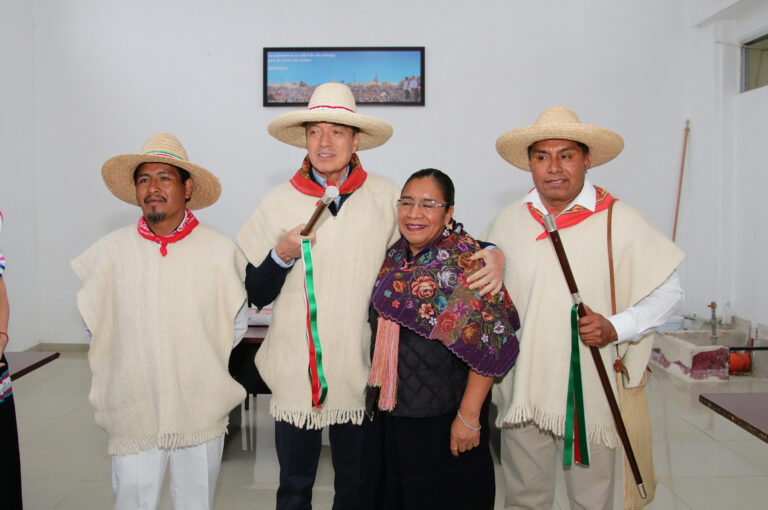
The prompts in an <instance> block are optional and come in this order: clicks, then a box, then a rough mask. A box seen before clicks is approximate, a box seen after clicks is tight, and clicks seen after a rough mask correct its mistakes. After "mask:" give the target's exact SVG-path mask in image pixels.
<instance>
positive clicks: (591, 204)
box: [521, 178, 597, 214]
mask: <svg viewBox="0 0 768 510" xmlns="http://www.w3.org/2000/svg"><path fill="white" fill-rule="evenodd" d="M529 203H530V204H532V205H533V206H534V207H535V208H536V209H538V210H539V211H541V212H542V213H546V212H547V208H546V207H544V204H543V203H542V202H541V196H540V195H539V192H538V190H537V189H536V188H533V189H532V190H531V191H530V192H529V193H528V194H527V195H525V197H524V198H523V201H522V204H521V205H526V206H527V204H529ZM577 205H580V206H582V207H583V208H585V209H589V210H590V211H592V212H595V207H596V206H597V191H596V190H595V187H594V186H593V185H592V183H591V182H589V179H587V178H585V179H584V186H583V187H582V188H581V191H580V192H579V194H578V195H576V198H574V199H573V202H571V203H570V204H568V207H566V208H565V209H563V210H562V211H561V212H560V214H562V213H564V212H565V211H568V210H569V209H572V208H573V207H575V206H577Z"/></svg>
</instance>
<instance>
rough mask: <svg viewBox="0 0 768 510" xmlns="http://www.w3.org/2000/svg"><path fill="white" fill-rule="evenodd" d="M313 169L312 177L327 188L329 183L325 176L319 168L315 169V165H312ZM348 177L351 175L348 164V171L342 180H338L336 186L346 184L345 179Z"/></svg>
mask: <svg viewBox="0 0 768 510" xmlns="http://www.w3.org/2000/svg"><path fill="white" fill-rule="evenodd" d="M310 168H311V170H312V178H313V179H314V180H315V182H316V183H318V184H319V185H320V186H322V187H323V188H327V187H328V184H327V183H326V181H325V177H323V176H322V175H320V174H319V173H317V170H315V167H310ZM347 177H349V165H347V173H345V174H344V177H343V178H342V179H341V182H337V183H336V186H339V187H340V186H341V185H342V184H344V181H346V180H347Z"/></svg>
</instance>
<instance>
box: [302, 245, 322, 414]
mask: <svg viewBox="0 0 768 510" xmlns="http://www.w3.org/2000/svg"><path fill="white" fill-rule="evenodd" d="M301 260H302V261H303V262H304V299H305V304H306V306H307V343H308V344H309V382H310V383H311V384H312V406H313V407H315V408H317V409H320V408H322V407H323V402H325V397H326V395H327V394H328V383H327V382H326V381H325V373H324V372H323V349H322V347H321V346H320V335H319V334H318V332H317V302H316V301H315V280H314V276H313V269H314V268H313V266H312V247H311V245H310V241H309V239H302V240H301Z"/></svg>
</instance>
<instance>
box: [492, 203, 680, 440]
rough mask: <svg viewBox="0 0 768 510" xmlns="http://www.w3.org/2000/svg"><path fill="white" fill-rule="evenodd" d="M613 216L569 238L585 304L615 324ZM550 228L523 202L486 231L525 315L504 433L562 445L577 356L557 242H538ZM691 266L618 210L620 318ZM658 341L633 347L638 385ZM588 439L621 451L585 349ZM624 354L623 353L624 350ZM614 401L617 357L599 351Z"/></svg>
mask: <svg viewBox="0 0 768 510" xmlns="http://www.w3.org/2000/svg"><path fill="white" fill-rule="evenodd" d="M607 217H608V211H607V210H603V211H601V212H598V213H595V214H593V215H592V216H590V217H589V218H587V219H586V220H584V221H582V222H581V223H579V224H577V225H574V226H572V227H568V228H564V229H561V230H560V237H561V239H562V242H563V246H564V248H565V251H566V253H567V255H568V260H569V262H570V265H571V268H572V270H573V274H574V278H575V279H576V283H577V285H578V287H579V293H580V294H581V297H582V299H583V300H584V303H585V304H586V305H587V306H589V307H590V308H591V309H592V310H593V311H595V312H596V313H600V314H603V315H605V316H610V315H611V294H610V279H609V269H608V248H607ZM543 229H544V227H542V226H541V224H539V223H538V222H536V220H534V219H533V218H532V217H531V214H530V212H529V211H528V208H527V207H526V206H525V205H521V203H520V202H516V203H514V204H511V205H509V206H507V207H506V208H505V209H503V210H502V211H501V212H500V213H499V215H498V216H497V217H496V218H495V219H494V220H493V221H492V222H491V224H490V225H489V226H488V228H487V229H486V231H487V240H488V241H489V242H492V243H494V244H496V245H497V246H498V247H499V248H501V249H502V250H503V251H504V254H505V255H506V257H507V266H506V269H505V277H504V283H505V284H506V287H507V290H508V291H509V294H510V296H511V297H512V300H513V301H514V303H515V305H516V306H517V310H518V313H519V314H520V322H521V324H522V327H521V329H520V332H519V335H518V338H519V340H520V355H519V357H518V358H517V363H516V365H515V367H514V368H513V369H512V370H511V371H510V372H509V373H508V374H507V375H506V377H505V378H504V379H503V380H502V382H501V383H500V384H498V385H497V387H495V388H494V390H495V393H497V395H495V397H494V400H497V401H500V403H501V406H500V409H499V420H498V425H499V426H512V425H519V424H524V423H527V422H533V423H535V424H536V425H537V426H538V427H539V428H540V429H542V430H546V431H549V432H552V433H553V434H554V435H556V436H558V437H562V436H563V435H564V431H565V414H566V413H565V411H566V400H567V398H566V397H567V391H568V373H569V366H570V354H571V347H570V345H571V329H570V328H571V325H570V309H571V306H572V305H573V303H572V300H571V294H570V292H569V290H568V287H567V285H566V282H565V278H564V276H563V272H562V270H561V268H560V264H559V263H558V261H557V257H556V255H555V251H554V248H553V247H552V243H551V241H550V240H549V239H548V238H544V239H541V240H539V241H536V236H538V235H539V234H541V232H542V231H543ZM683 258H684V254H683V252H682V251H681V250H680V249H679V248H677V246H675V245H674V244H673V243H672V242H671V241H670V240H668V239H667V238H666V237H664V236H663V235H661V234H660V233H659V232H658V231H657V230H656V229H654V228H653V227H652V226H651V225H650V224H649V223H648V222H647V221H646V220H645V219H644V218H643V217H642V216H641V215H640V214H639V213H637V212H636V211H635V210H634V209H632V208H631V207H630V206H629V205H627V204H625V203H624V202H621V201H618V202H616V204H615V205H614V208H613V262H614V273H615V284H616V305H617V306H616V308H617V312H621V311H622V310H624V309H626V308H628V307H629V306H632V305H633V304H635V303H637V302H638V301H639V300H641V299H642V298H643V297H645V296H647V295H648V294H650V293H651V292H652V291H653V290H654V289H656V287H658V286H659V285H661V284H662V283H663V282H664V281H665V280H666V279H667V278H668V277H669V275H670V274H672V272H673V271H674V270H675V268H677V266H678V265H679V264H680V262H682V260H683ZM652 342H653V338H652V336H651V335H647V336H646V337H644V338H643V339H641V340H639V341H637V342H631V343H629V345H628V346H627V347H628V350H627V353H626V355H625V357H624V363H625V365H626V366H627V368H628V370H629V373H630V376H631V384H633V385H636V384H637V383H638V382H639V381H640V378H641V377H642V374H643V372H644V370H645V368H646V366H647V364H648V358H649V355H650V351H651V347H652ZM579 346H580V359H581V367H582V381H583V387H584V402H585V404H584V405H585V411H586V422H587V433H588V439H589V442H591V443H600V444H603V445H606V446H608V447H610V448H616V447H618V446H619V445H620V441H619V437H618V434H617V432H616V430H615V426H614V423H613V417H612V415H611V412H610V408H609V407H608V403H607V400H606V397H605V394H604V392H603V389H602V386H601V384H600V380H599V378H598V375H597V370H596V369H595V365H594V361H593V360H592V356H591V354H590V353H589V348H588V347H587V346H586V345H584V343H583V342H579ZM623 348H624V345H622V346H621V347H620V349H623ZM600 353H601V356H602V358H603V361H604V363H605V366H606V370H607V371H608V374H609V376H608V379H609V380H610V381H611V384H612V386H613V390H614V393H616V388H615V384H616V378H615V376H613V375H612V374H614V372H613V362H614V359H615V357H616V349H615V346H614V345H613V344H609V345H607V346H605V347H603V348H601V349H600Z"/></svg>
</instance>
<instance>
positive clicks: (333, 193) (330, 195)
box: [299, 186, 339, 236]
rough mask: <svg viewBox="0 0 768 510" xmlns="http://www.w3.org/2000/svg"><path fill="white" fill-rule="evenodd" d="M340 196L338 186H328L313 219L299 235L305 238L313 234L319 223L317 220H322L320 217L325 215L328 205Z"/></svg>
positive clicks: (313, 214)
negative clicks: (316, 224)
mask: <svg viewBox="0 0 768 510" xmlns="http://www.w3.org/2000/svg"><path fill="white" fill-rule="evenodd" d="M315 196H317V195H315ZM338 196H339V188H337V187H336V186H328V187H327V188H325V193H323V196H322V197H321V198H320V201H319V202H318V203H317V208H316V209H315V212H314V213H312V217H311V218H309V221H308V222H307V225H306V226H305V227H304V228H303V229H301V232H299V234H300V235H303V236H308V235H309V233H310V232H312V229H313V228H314V227H315V223H317V220H319V219H320V215H321V214H323V209H325V208H326V207H327V206H328V204H330V203H331V202H333V201H334V200H336V198H337V197H338Z"/></svg>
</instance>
